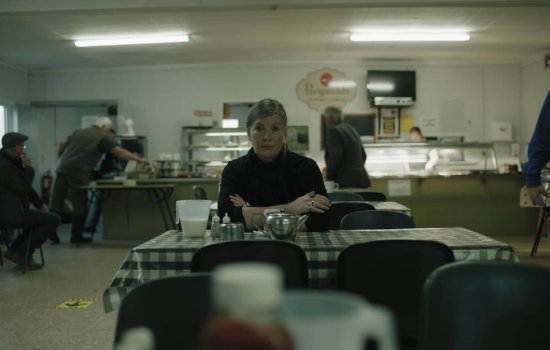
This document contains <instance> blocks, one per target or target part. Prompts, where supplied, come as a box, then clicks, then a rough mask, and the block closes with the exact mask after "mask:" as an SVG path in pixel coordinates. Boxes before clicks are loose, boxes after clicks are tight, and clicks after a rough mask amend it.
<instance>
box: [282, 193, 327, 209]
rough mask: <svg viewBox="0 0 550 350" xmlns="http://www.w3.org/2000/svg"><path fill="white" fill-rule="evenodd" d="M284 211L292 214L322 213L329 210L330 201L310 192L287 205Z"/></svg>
mask: <svg viewBox="0 0 550 350" xmlns="http://www.w3.org/2000/svg"><path fill="white" fill-rule="evenodd" d="M285 209H286V211H288V212H290V213H293V214H302V213H324V212H325V211H327V210H329V209H330V200H329V199H328V198H327V197H325V196H321V195H318V194H315V191H312V192H309V193H306V194H305V195H303V196H301V197H298V198H296V199H295V200H294V201H292V202H290V203H288V204H287V205H286V206H285Z"/></svg>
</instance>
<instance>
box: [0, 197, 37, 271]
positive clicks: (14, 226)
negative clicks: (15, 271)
mask: <svg viewBox="0 0 550 350" xmlns="http://www.w3.org/2000/svg"><path fill="white" fill-rule="evenodd" d="M24 227H25V212H24V209H23V205H22V204H21V200H20V199H19V197H17V195H15V194H13V193H10V192H1V193H0V236H2V241H3V243H4V244H5V245H6V248H7V249H9V248H10V242H9V239H8V236H9V233H10V232H11V231H13V230H20V231H21V232H22V233H21V234H28V239H27V247H26V249H25V261H28V260H29V258H30V256H29V252H30V247H31V238H32V234H33V230H30V229H27V230H24ZM25 231H26V232H25ZM39 250H40V258H41V260H42V266H44V265H45V263H44V252H43V251H42V247H40V248H39ZM0 264H1V266H3V265H4V261H3V259H2V251H1V249H0ZM22 268H23V273H25V271H26V270H27V264H23V265H22Z"/></svg>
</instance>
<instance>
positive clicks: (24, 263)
mask: <svg viewBox="0 0 550 350" xmlns="http://www.w3.org/2000/svg"><path fill="white" fill-rule="evenodd" d="M23 234H24V233H23ZM31 238H32V231H29V238H28V240H27V248H26V249H25V261H24V262H23V273H25V272H26V271H27V264H28V262H29V252H30V251H31Z"/></svg>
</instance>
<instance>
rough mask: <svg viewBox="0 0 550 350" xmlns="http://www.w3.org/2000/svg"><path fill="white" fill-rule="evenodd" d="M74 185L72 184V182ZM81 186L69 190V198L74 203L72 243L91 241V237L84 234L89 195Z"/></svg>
mask: <svg viewBox="0 0 550 350" xmlns="http://www.w3.org/2000/svg"><path fill="white" fill-rule="evenodd" d="M71 185H72V184H71ZM78 187H79V186H77V185H75V186H71V189H70V190H69V199H70V200H71V202H72V203H73V207H74V211H73V221H72V228H71V243H77V244H78V243H90V242H91V241H92V240H91V238H85V237H83V236H82V233H83V232H84V226H85V224H86V214H87V210H86V205H87V201H88V196H87V192H86V190H81V189H79V188H78Z"/></svg>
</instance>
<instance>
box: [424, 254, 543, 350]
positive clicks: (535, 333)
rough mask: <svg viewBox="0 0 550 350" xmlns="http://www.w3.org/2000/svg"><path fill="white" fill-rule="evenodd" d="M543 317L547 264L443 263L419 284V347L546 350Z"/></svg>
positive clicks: (455, 349) (431, 348)
mask: <svg viewBox="0 0 550 350" xmlns="http://www.w3.org/2000/svg"><path fill="white" fill-rule="evenodd" d="M549 315H550V269H549V268H547V267H542V266H535V265H529V264H521V263H513V262H501V261H472V262H460V263H455V264H451V265H448V266H443V267H441V268H439V269H437V270H436V271H434V272H433V273H432V274H431V275H430V276H429V277H428V279H427V281H426V284H425V286H424V293H423V297H422V307H421V315H420V334H419V337H420V339H419V349H421V350H441V349H452V350H487V349H499V350H518V349H521V350H539V349H548V346H549V345H548V344H550V332H549V331H548V330H549V329H550V316H549Z"/></svg>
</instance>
